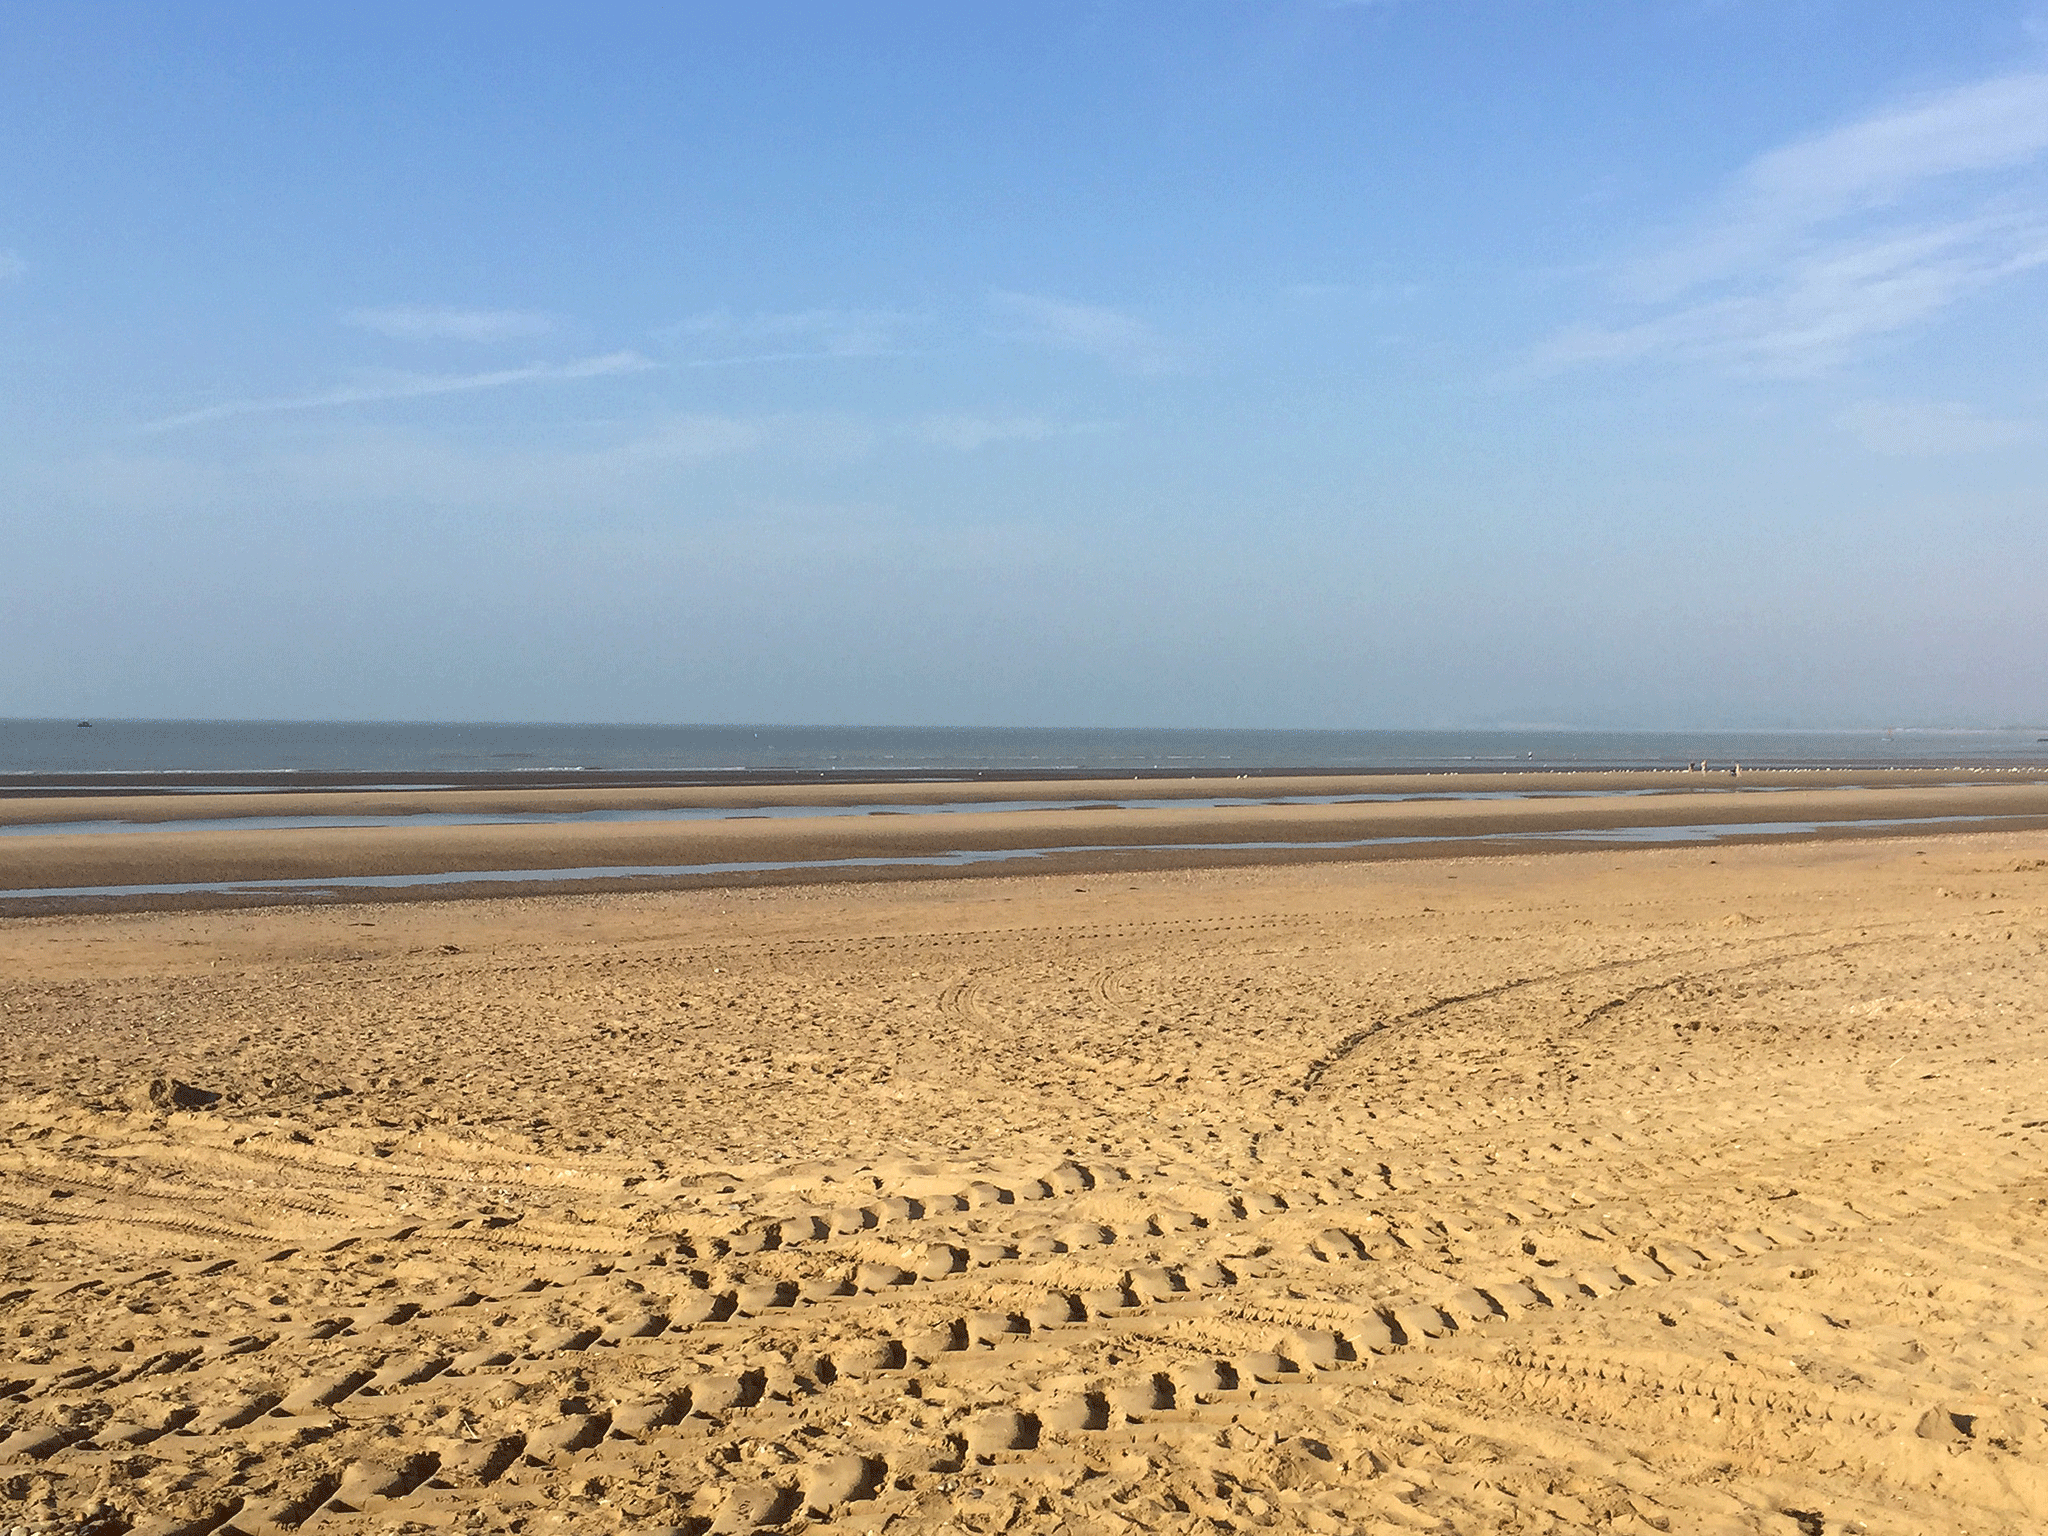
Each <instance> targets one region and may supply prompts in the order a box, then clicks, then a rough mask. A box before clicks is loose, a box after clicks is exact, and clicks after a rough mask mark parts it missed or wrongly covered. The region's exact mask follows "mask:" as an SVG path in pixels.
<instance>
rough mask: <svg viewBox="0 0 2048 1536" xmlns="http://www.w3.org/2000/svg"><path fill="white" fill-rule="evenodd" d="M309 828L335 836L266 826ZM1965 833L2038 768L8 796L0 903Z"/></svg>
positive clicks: (2010, 800) (2014, 820)
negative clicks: (1553, 843)
mask: <svg viewBox="0 0 2048 1536" xmlns="http://www.w3.org/2000/svg"><path fill="white" fill-rule="evenodd" d="M677 817H682V818H686V819H674V818H677ZM463 818H470V819H471V820H470V821H469V822H468V823H467V824H450V823H455V822H461V820H462V819H463ZM476 818H500V820H498V821H497V822H496V823H488V822H486V823H484V824H478V823H477V822H476V820H475V819H476ZM663 818H669V819H663ZM321 819H325V820H327V821H330V822H353V824H346V825H289V824H287V825H269V824H268V822H269V821H283V822H292V821H294V820H296V821H300V822H305V821H309V820H321ZM1972 828H1983V829H1986V830H1989V829H1992V828H1997V829H2001V830H2019V829H2030V830H2048V782H2043V781H2041V780H2040V778H2039V775H2038V771H2035V772H2029V773H2005V772H1995V773H1984V772H1979V773H1975V774H1970V773H1963V772H1958V771H1928V770H1907V771H1899V770H1867V771H1863V772H1858V773H1848V772H1832V773H1830V772H1811V771H1809V772H1785V773H1777V774H1751V775H1745V776H1741V777H1735V776H1731V775H1728V774H1726V773H1713V774H1684V773H1661V774H1621V773H1616V774H1609V773H1600V774H1526V775H1414V776H1403V775H1366V776H1352V777H1334V776H1324V777H1316V776H1296V777H1285V778H1267V779H1243V778H1240V779H1184V780H1170V781H1156V780H1154V781H1147V780H1139V781H1132V780H1129V779H1125V780H1113V779H1103V780H1083V781H1064V782H1053V783H1048V782H1045V781H1017V782H1011V783H1003V782H976V783H969V784H962V783H950V784H929V785H902V784H892V785H876V784H844V785H837V786H832V787H789V786H783V787H773V786H754V787H738V786H735V787H726V788H710V789H704V788H698V789H687V790H678V789H608V790H573V789H544V790H495V791H482V790H454V791H439V792H428V791H389V792H382V793H365V792H360V791H355V792H310V793H301V794H288V795H287V794H248V795H225V794H200V795H175V794H155V795H145V796H125V795H124V796H114V797H105V796H76V797H28V796H23V797H18V798H12V799H0V912H4V913H6V914H10V915H12V914H35V913H43V912H54V911H61V910H67V909H73V908H77V907H80V906H81V905H83V906H87V907H92V908H106V907H109V906H116V907H123V908H147V907H187V908H190V907H206V906H220V905H248V904H249V903H250V902H251V901H252V900H271V901H277V900H292V899H301V900H302V899H305V898H306V895H307V894H308V893H306V892H294V891H274V892H271V893H268V894H267V895H266V894H265V893H262V892H257V891H246V890H245V891H235V890H231V889H227V888H228V887H232V886H234V885H236V884H237V883H246V882H291V883H297V884H299V885H311V884H317V883H318V882H322V881H337V880H338V881H358V882H364V883H365V884H364V885H363V886H359V887H357V888H355V889H342V890H340V891H337V892H333V893H328V892H320V893H316V894H323V895H325V894H339V895H345V896H346V897H347V898H348V899H354V900H370V899H378V900H396V901H404V900H417V899H429V900H440V899H445V898H446V897H448V896H450V895H457V896H459V895H464V894H485V893H495V894H500V895H502V894H510V893H522V892H523V893H528V894H540V893H544V892H546V891H548V890H549V889H550V888H551V887H553V888H559V882H560V881H561V880H563V879H564V878H567V877H571V876H573V877H574V878H575V880H576V882H577V888H578V889H579V890H583V891H630V890H649V889H662V888H692V887H727V886H732V885H734V884H786V883H792V882H813V881H817V880H820V879H826V880H848V879H883V880H889V879H901V878H905V877H915V878H929V877H930V876H931V874H932V872H933V869H934V868H942V869H944V870H945V872H946V873H948V874H950V875H953V876H955V877H959V876H969V877H975V876H979V877H986V876H990V875H996V874H1002V873H1006V872H1016V871H1015V870H1014V868H1013V866H1016V865H1018V864H1020V863H1022V864H1028V865H1029V866H1030V867H1031V868H1033V869H1047V870H1054V871H1064V872H1088V871H1106V870H1117V871H1144V870H1162V869H1184V868H1198V867H1214V866H1217V865H1227V864H1238V865H1272V864H1282V863H1290V862H1314V861H1345V862H1353V861H1357V860H1360V859H1401V858H1412V857H1416V856H1419V855H1420V856H1428V855H1442V854H1446V853H1474V854H1477V853H1491V854H1507V853H1515V852H1519V851H1522V850H1523V849H1525V848H1526V847H1527V846H1528V845H1529V844H1530V842H1531V841H1532V840H1537V841H1541V840H1544V839H1568V840H1572V841H1576V842H1578V843H1581V844H1585V843H1592V844H1596V845H1597V844H1599V843H1602V842H1612V843H1614V844H1616V845H1627V844H1630V843H1635V842H1641V841H1655V840H1657V839H1658V838H1660V837H1663V838H1669V839H1672V840H1676V841H1685V840H1703V839H1717V840H1734V841H1741V840H1745V839H1749V840H1754V839H1758V838H1779V837H1784V836H1788V835H1793V836H1800V837H1868V836H1872V835H1874V834H1887V833H1888V834H1891V835H1898V836H1920V835H1922V834H1923V833H1926V832H1953V831H1959V830H1969V829H1972ZM465 874H468V875H474V876H476V877H477V878H476V879H475V880H473V881H464V880H462V879H461V878H460V877H461V876H462V875H465ZM415 877H433V878H432V880H431V881H427V880H418V881H416V878H415ZM96 890H105V891H106V892H108V894H104V895H94V894H90V893H92V892H94V891H96ZM39 892H52V893H84V894H82V895H81V894H72V895H64V894H53V895H50V896H47V897H46V896H43V895H38V894H36V893H39ZM9 893H17V894H9ZM19 893H27V894H19Z"/></svg>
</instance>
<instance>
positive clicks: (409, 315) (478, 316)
mask: <svg viewBox="0 0 2048 1536" xmlns="http://www.w3.org/2000/svg"><path fill="white" fill-rule="evenodd" d="M341 318H342V321H343V323H345V324H348V325H353V326H356V327H357V328H359V329H361V330H365V331H375V332H376V333H377V334H378V335H380V336H390V337H393V338H395V339H396V340H399V341H520V340H529V339H531V338H533V337H535V336H545V335H547V334H548V333H550V332H551V331H553V330H554V328H555V319H554V316H552V315H544V314H541V313H539V312H538V311H535V310H526V309H448V308H443V307H440V306H437V305H431V304H386V305H382V306H379V307H375V308H371V309H352V310H350V311H349V312H348V313H347V314H345V315H343V316H342V317H341Z"/></svg>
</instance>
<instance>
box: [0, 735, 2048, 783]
mask: <svg viewBox="0 0 2048 1536" xmlns="http://www.w3.org/2000/svg"><path fill="white" fill-rule="evenodd" d="M2043 736H2048V729H2034V728H2027V729H2010V730H1981V731H1977V730H1972V731H1963V730H1899V731H1894V732H1889V733H1888V732H1885V731H1880V730H1866V731H1782V730H1781V731H1591V730H1463V731H1460V730H1402V731H1395V730H1359V731H1330V730H1317V731H1297V730H1195V729H1174V730H1150V729H1109V728H1073V729H1067V728H1044V729H1040V728H1022V727H1014V728H1013V727H1005V728H981V727H958V728H954V727H901V728H899V727H885V726H718V725H710V726H707V725H679V726H640V725H634V726H621V725H451V724H432V723H427V724H377V723H361V722H289V721H165V720H157V721H149V720H95V721H92V722H91V723H90V724H89V725H83V726H82V725H81V723H80V721H78V720H0V795H9V794H50V793H55V792H61V791H69V792H77V793H85V794H101V793H110V792H118V793H135V792H172V793H190V792H193V791H195V790H206V789H218V790H226V791H248V790H257V789H265V790H307V789H323V790H336V789H358V790H361V789H376V788H384V787H389V788H393V789H426V788H430V787H437V786H445V787H446V788H449V789H464V790H488V789H516V788H532V789H555V788H570V787H579V788H604V789H629V788H680V787H691V786H712V785H804V784H834V783H852V782H865V783H874V784H906V783H914V782H918V781H930V780H936V781H946V782H964V783H973V782H985V781H991V780H1005V781H1011V782H1057V781H1060V780H1070V779H1087V778H1096V777H1113V778H1122V779H1161V780H1166V779H1180V778H1201V777H1213V778H1237V777H1250V778H1294V777H1302V776H1311V775H1327V774H1361V775H1384V774H1403V773H1408V774H1413V773H1460V774H1471V773H1523V772H1528V771H1532V770H1533V771H1550V772H1572V773H1587V772H1614V771H1635V772H1644V771H1652V772H1653V771H1658V770H1681V771H1682V770H1684V769H1685V768H1686V767H1687V766H1688V765H1689V764H1693V763H1698V762H1701V761H1705V762H1708V763H1711V764H1714V765H1716V766H1718V767H1722V768H1726V767H1728V766H1729V765H1731V764H1734V763H1740V764H1742V765H1743V766H1744V767H1745V768H1751V769H1797V768H1845V769H1859V770H1861V769H1885V768H1897V769H1911V768H1930V767H1938V768H1961V769H1969V768H1979V769H1996V768H2035V767H2038V768H2042V769H2048V741H2044V740H2042V739H2041V738H2042V737H2043Z"/></svg>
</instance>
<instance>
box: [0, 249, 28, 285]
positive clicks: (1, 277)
mask: <svg viewBox="0 0 2048 1536" xmlns="http://www.w3.org/2000/svg"><path fill="white" fill-rule="evenodd" d="M26 271H28V263H27V262H25V261H23V260H22V259H21V257H20V255H19V254H17V253H16V252H14V251H0V283H7V282H12V281H13V280H14V279H15V278H17V277H20V276H21V275H22V274H23V273H24V272H26Z"/></svg>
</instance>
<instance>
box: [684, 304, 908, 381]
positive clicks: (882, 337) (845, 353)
mask: <svg viewBox="0 0 2048 1536" xmlns="http://www.w3.org/2000/svg"><path fill="white" fill-rule="evenodd" d="M913 320H914V317H913V316H910V315H906V314H901V313H899V312H897V311H896V310H889V309H805V310H796V311H792V312H788V313H781V314H752V315H736V314H734V313H733V312H732V311H731V310H729V309H714V310H707V311H706V312H705V313H703V314H700V315H693V316H691V317H690V318H689V319H687V320H684V321H682V322H681V323H680V324H677V325H671V326H667V327H664V328H663V329H662V330H660V331H657V332H656V333H655V334H656V335H657V336H659V337H660V338H661V339H662V340H664V341H670V342H676V343H679V344H681V345H682V346H684V347H685V348H686V349H687V350H688V351H689V352H690V353H691V354H693V355H692V356H690V357H689V358H686V359H685V360H684V361H685V362H686V363H688V364H689V365H692V366H697V367H717V366H722V365H728V364H735V363H779V362H804V361H808V360H813V359H822V358H849V357H889V356H894V355H896V354H898V353H900V352H902V351H903V350H904V347H903V343H902V339H901V338H902V333H903V330H904V328H905V327H906V326H908V325H910V324H912V323H913Z"/></svg>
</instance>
